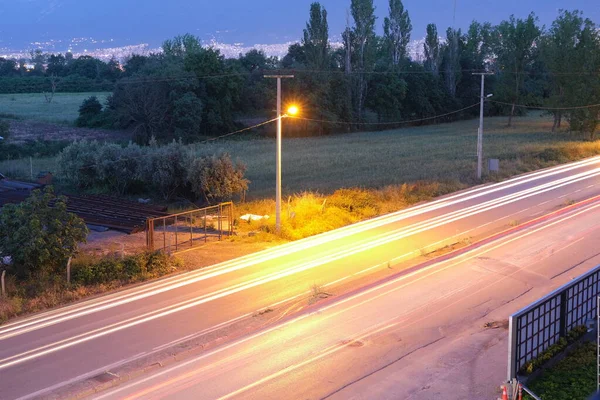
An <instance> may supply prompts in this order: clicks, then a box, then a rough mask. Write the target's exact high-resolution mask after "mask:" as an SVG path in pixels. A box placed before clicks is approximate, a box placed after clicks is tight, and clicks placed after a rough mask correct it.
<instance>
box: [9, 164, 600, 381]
mask: <svg viewBox="0 0 600 400" xmlns="http://www.w3.org/2000/svg"><path fill="white" fill-rule="evenodd" d="M599 175H600V168H596V169H592V170H589V171H586V172H582V173H579V174H576V175H573V176H569V177H566V178H561V179H558V180H556V181H552V182H548V183H545V184H541V185H538V186H535V187H532V188H529V189H526V190H522V191H519V192H516V193H513V194H509V195H506V196H503V197H500V198H497V199H494V200H490V201H487V202H484V203H480V204H476V205H473V206H470V207H467V208H464V209H459V210H456V211H453V212H451V213H448V214H444V215H440V216H438V217H434V218H431V219H429V220H426V221H424V222H419V223H415V224H413V225H410V226H408V227H403V228H400V229H397V230H395V231H391V232H384V233H381V234H379V235H377V236H374V237H370V238H366V239H364V240H362V241H358V242H355V243H350V244H348V245H346V246H345V247H343V248H341V249H340V248H338V249H336V250H337V251H336V252H334V253H331V254H328V255H325V256H323V257H321V258H318V259H316V260H311V261H309V262H303V263H291V264H292V265H291V266H289V267H285V268H283V269H282V270H280V271H275V272H273V273H270V274H267V275H266V276H261V277H258V278H254V279H251V280H247V281H244V282H241V283H238V284H236V285H232V286H229V287H225V288H223V289H219V290H217V291H214V292H211V293H208V294H205V295H202V296H200V297H197V298H194V299H191V300H187V301H184V302H180V303H177V304H173V305H170V306H168V307H164V308H162V309H159V310H155V311H152V312H149V313H145V314H142V315H139V316H136V317H133V318H130V319H127V320H124V321H119V322H117V323H114V324H112V325H109V326H106V327H102V328H99V329H96V330H92V331H89V332H85V333H82V334H80V335H76V336H73V337H69V338H66V339H63V340H61V341H58V342H54V343H49V344H47V345H44V346H41V347H38V348H35V349H32V350H28V351H26V352H23V353H20V354H16V355H12V356H10V357H7V358H4V359H2V360H0V370H2V369H5V368H8V367H10V366H14V365H16V364H19V363H23V362H25V361H29V360H33V359H36V358H39V357H42V356H45V355H49V354H52V353H55V352H57V351H60V350H63V349H66V348H68V347H72V346H75V345H79V344H82V343H85V342H88V341H91V340H94V339H97V338H100V337H103V336H106V335H109V334H112V333H115V332H118V331H121V330H124V329H127V328H130V327H133V326H136V325H140V324H144V323H147V322H150V321H153V320H156V319H158V318H162V317H165V316H168V315H171V314H174V313H177V312H181V311H183V310H187V309H190V308H192V307H196V306H199V305H201V304H206V303H208V302H211V301H214V300H217V299H220V298H223V297H226V296H230V295H232V294H235V293H239V292H241V291H244V290H248V289H250V288H253V287H256V286H259V285H263V284H266V283H269V282H272V281H276V280H278V279H282V278H284V277H287V276H290V275H293V274H297V273H300V272H303V271H307V270H309V269H312V268H315V267H318V266H321V265H324V264H328V263H331V262H333V261H336V260H340V259H343V258H345V257H350V256H352V255H354V254H358V253H361V252H365V251H370V250H373V249H376V248H377V247H379V246H382V245H384V244H387V243H391V242H394V241H398V240H401V239H403V238H406V237H409V236H411V235H415V234H417V233H422V232H425V231H428V230H431V229H435V228H438V227H440V226H443V225H446V224H450V223H453V222H456V221H458V220H461V219H464V218H467V217H470V216H474V215H477V214H480V213H483V212H486V211H490V210H492V209H495V208H498V207H501V206H504V205H507V204H511V203H514V202H516V201H519V200H523V199H526V198H529V197H532V196H535V195H539V194H542V193H545V192H548V191H551V190H555V189H558V188H560V187H563V186H565V185H569V184H573V183H576V182H579V181H582V180H585V179H591V178H594V177H596V176H599ZM239 268H243V267H241V266H239V265H238V266H234V267H231V268H230V269H229V271H235V270H237V269H239ZM222 273H223V271H211V272H208V273H206V274H203V275H201V276H199V277H196V278H194V279H192V281H194V282H198V281H201V280H204V279H208V278H210V277H215V276H218V275H220V274H222ZM184 284H187V283H185V282H180V283H178V284H177V285H184ZM165 290H168V289H166V288H165V287H163V288H160V289H157V292H162V291H165ZM148 295H150V294H149V293H144V295H140V296H144V297H147V296H148ZM142 298H143V297H142ZM123 301H125V300H123ZM109 307H110V304H105V305H102V306H100V307H99V309H106V308H109ZM95 311H96V309H87V310H84V311H82V312H80V313H74V314H69V315H66V316H63V317H60V318H58V319H55V320H50V321H45V322H43V323H41V324H37V325H32V326H31V325H30V326H26V327H24V328H21V329H18V326H13V327H12V329H11V330H9V331H8V332H6V333H4V334H3V335H2V336H0V339H4V338H7V337H11V336H16V335H19V334H21V333H23V332H29V331H32V330H35V329H40V328H42V327H44V326H48V325H54V324H56V323H59V322H62V321H65V320H67V319H72V318H76V317H78V316H81V315H86V314H89V313H92V312H95Z"/></svg>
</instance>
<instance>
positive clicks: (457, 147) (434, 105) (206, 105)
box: [0, 0, 600, 321]
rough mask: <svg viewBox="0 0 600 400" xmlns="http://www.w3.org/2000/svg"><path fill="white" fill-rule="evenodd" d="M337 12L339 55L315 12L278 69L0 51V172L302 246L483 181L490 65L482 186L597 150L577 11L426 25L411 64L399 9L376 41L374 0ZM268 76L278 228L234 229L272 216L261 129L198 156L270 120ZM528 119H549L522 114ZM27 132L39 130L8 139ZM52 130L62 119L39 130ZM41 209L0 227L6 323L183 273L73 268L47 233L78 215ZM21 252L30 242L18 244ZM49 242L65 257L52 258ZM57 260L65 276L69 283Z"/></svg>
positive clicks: (70, 234) (595, 45) (266, 135)
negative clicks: (274, 78) (217, 206)
mask: <svg viewBox="0 0 600 400" xmlns="http://www.w3.org/2000/svg"><path fill="white" fill-rule="evenodd" d="M349 3H350V4H349V6H350V9H349V10H350V13H349V16H351V19H352V21H351V22H352V23H351V24H349V25H350V26H348V27H347V29H346V30H345V31H344V32H343V33H342V38H343V46H342V47H340V48H335V49H334V48H332V47H331V46H330V42H329V38H330V33H329V29H328V26H329V25H328V21H327V15H328V14H327V11H326V10H325V8H324V7H323V6H322V5H321V4H319V3H313V4H311V7H310V14H309V20H308V22H307V26H306V29H305V30H304V31H303V32H302V37H301V41H300V42H299V43H296V44H293V45H291V46H290V47H289V51H288V54H287V55H286V56H285V57H284V58H283V59H281V60H278V59H276V58H273V57H268V56H267V55H266V54H265V53H264V52H261V51H257V50H252V51H249V52H248V53H246V54H243V55H240V56H239V57H238V58H231V59H227V58H225V57H224V56H223V55H222V54H220V52H219V51H218V50H216V49H214V48H205V47H203V46H202V44H201V40H200V39H199V38H197V37H194V36H193V35H190V34H185V35H181V36H176V37H174V38H172V39H169V40H166V41H165V42H164V44H163V46H162V52H159V53H153V54H149V55H132V56H131V57H130V58H129V59H127V60H123V61H122V62H119V61H117V60H114V59H113V60H110V61H108V62H104V61H101V60H97V59H94V58H92V57H87V56H83V57H79V58H77V59H75V58H74V57H73V55H72V54H71V53H67V54H64V55H63V54H45V53H43V52H42V51H41V50H36V51H32V52H31V55H30V56H31V57H30V60H10V59H3V58H0V93H7V94H1V95H0V110H1V111H0V112H1V114H0V118H2V119H1V120H0V136H3V137H4V138H5V139H6V140H2V141H0V172H1V173H3V174H5V175H6V176H8V177H11V178H16V179H22V180H35V179H36V177H37V176H38V174H39V173H40V172H47V171H50V172H52V173H53V174H54V178H55V186H56V188H57V191H58V192H76V193H105V194H110V195H115V196H123V197H129V198H139V197H140V196H143V197H144V198H150V199H151V200H153V201H155V202H162V203H169V204H170V205H171V206H172V207H174V206H177V207H179V206H180V205H181V204H185V206H194V207H195V206H199V205H205V204H211V203H216V202H219V201H223V200H230V199H235V200H241V202H240V204H239V206H237V215H236V224H237V230H238V237H237V238H236V239H234V240H248V241H267V242H273V241H280V240H282V239H283V240H296V239H300V238H304V237H308V236H311V235H315V234H318V233H322V232H325V231H328V230H331V229H335V228H339V227H342V226H345V225H348V224H351V223H354V222H358V221H361V220H364V219H367V218H372V217H375V216H378V215H382V214H385V213H389V212H392V211H397V210H399V209H402V208H405V207H407V206H410V205H412V204H415V203H418V202H420V201H426V200H430V199H432V198H435V197H437V196H440V195H444V194H447V193H451V192H453V191H456V190H460V189H463V188H467V187H469V186H473V185H476V184H480V183H481V182H479V181H477V180H476V179H475V166H476V136H477V129H478V121H476V120H475V118H476V117H477V116H478V102H479V100H480V99H479V96H480V91H479V90H480V86H479V85H480V80H479V78H478V77H476V76H473V74H472V72H473V71H488V70H493V71H495V72H496V74H495V75H494V76H491V77H488V78H486V79H487V80H486V89H487V91H488V93H493V94H494V97H493V98H491V99H488V100H487V103H486V106H485V115H486V117H485V122H484V125H485V127H484V154H485V159H489V158H497V159H499V160H500V171H499V172H498V173H485V174H484V181H486V182H489V181H497V180H502V179H504V178H507V177H510V176H514V175H516V174H520V173H524V172H529V171H533V170H536V169H539V168H544V167H549V166H553V165H556V164H558V163H564V162H568V161H575V160H579V159H582V158H584V157H589V156H594V155H598V154H600V142H598V141H595V140H594V139H595V135H596V132H597V130H598V129H597V128H598V124H599V121H600V114H599V112H600V107H597V106H594V105H597V104H600V83H599V82H600V80H598V77H597V71H598V70H599V68H600V57H598V54H600V33H599V32H600V31H598V30H597V29H596V25H595V24H594V23H593V22H592V21H591V20H589V19H585V18H584V16H583V15H582V14H581V13H580V12H578V11H563V10H561V11H560V12H559V14H558V16H557V18H556V20H555V21H554V23H553V24H552V25H551V26H550V27H549V28H548V29H544V28H543V27H541V26H539V21H538V19H537V18H536V17H535V15H533V14H530V15H529V16H527V17H526V18H524V19H517V18H514V17H512V16H511V17H509V18H507V19H506V20H504V21H502V22H501V23H499V24H498V25H495V26H494V25H492V24H490V23H487V22H477V21H474V22H473V23H472V24H471V25H470V26H469V28H468V30H467V31H466V32H462V31H461V30H455V29H453V28H449V29H447V30H446V31H445V37H444V40H440V37H441V36H444V32H443V31H441V30H440V32H439V33H438V28H437V26H436V25H435V24H430V25H429V26H428V27H427V31H426V37H425V44H424V47H423V50H424V57H423V60H415V59H413V58H414V57H411V55H410V54H409V48H408V44H409V43H410V42H411V34H412V25H411V21H410V16H409V13H408V10H406V9H405V8H404V5H403V4H402V1H400V0H390V1H389V15H388V16H387V17H386V18H384V19H383V21H382V22H383V28H384V29H383V32H384V34H383V36H378V35H377V34H376V31H377V29H376V23H377V19H376V17H375V8H374V6H373V2H372V0H350V1H349ZM419 35H420V36H419V37H421V35H422V34H419ZM26 61H27V62H26ZM28 63H30V64H33V66H34V67H33V69H28V68H27V66H26V64H28ZM507 66H509V67H507ZM269 71H271V72H273V73H275V72H281V73H289V74H294V75H295V78H294V79H293V80H290V81H289V82H286V91H285V99H284V101H285V102H286V103H288V102H290V103H291V102H292V101H293V102H296V103H298V105H299V106H300V109H301V113H300V115H299V116H298V117H295V118H286V119H285V120H284V132H285V136H284V144H283V191H284V195H285V203H284V206H283V229H282V232H281V233H280V234H278V235H277V234H275V232H274V223H275V221H274V218H268V219H263V220H261V221H256V222H244V221H242V220H241V219H240V218H239V217H240V216H241V215H243V214H247V213H249V214H254V215H270V216H271V217H273V215H272V214H273V210H274V202H273V201H272V200H269V199H270V198H272V197H273V193H274V182H275V168H274V162H275V141H274V140H273V139H272V137H271V136H272V134H273V132H274V126H266V127H263V128H261V129H259V130H257V131H254V132H252V133H249V132H244V133H240V135H236V136H231V137H228V138H227V140H214V141H211V142H209V143H206V139H207V138H212V139H217V138H219V137H220V136H223V135H228V134H230V133H232V132H233V131H237V130H239V129H240V128H243V127H244V126H248V125H252V124H257V123H261V122H263V121H265V120H267V119H268V118H270V117H271V116H272V110H273V107H274V99H275V85H274V84H273V82H271V81H269V80H265V79H264V78H263V76H264V74H265V73H269ZM536 107H538V108H540V107H541V108H545V109H546V112H545V113H544V114H542V113H541V112H539V111H530V110H529V109H530V108H536ZM7 121H8V125H7ZM26 121H33V122H32V124H33V125H34V126H29V127H28V128H27V129H28V131H27V132H26V133H25V134H24V133H23V132H20V133H19V132H17V131H18V129H17V128H19V124H21V123H23V122H26ZM28 123H29V122H28ZM48 123H53V124H62V125H51V126H49V127H47V126H46V127H45V128H42V127H40V126H39V125H42V124H46V125H48ZM427 124H431V125H427ZM67 128H68V130H69V132H66V133H65V135H64V137H63V136H61V135H62V134H61V133H60V132H58V131H60V129H67ZM370 128H373V129H370ZM388 128H393V129H389V130H386V129H388ZM19 129H21V128H19ZM27 129H21V130H22V131H23V130H27ZM44 130H46V131H51V132H54V133H53V135H54V136H52V138H54V139H55V140H52V141H49V140H47V139H46V136H44V132H42V131H44ZM73 130H75V131H77V132H76V133H74V132H72V131H73ZM107 131H110V132H112V133H113V134H110V135H104V134H102V133H103V132H107ZM57 132H58V133H57ZM46 133H48V132H46ZM120 133H124V135H122V136H119V135H120ZM75 138H77V140H73V139H75ZM95 139H99V140H95ZM123 139H125V140H123ZM129 139H131V142H129ZM36 196H37V197H36ZM36 196H34V197H33V199H32V200H31V201H33V202H36V201H37V202H38V204H37V206H35V207H34V206H33V205H32V204H31V203H29V202H26V203H23V205H21V206H15V207H13V206H10V207H8V206H7V207H8V208H6V209H5V210H4V211H3V213H2V214H1V215H2V221H0V224H3V225H2V226H0V232H1V231H2V229H4V231H3V232H4V234H3V236H2V237H1V238H0V255H3V256H6V255H10V256H12V260H9V261H10V262H8V261H7V262H6V265H5V266H4V267H5V268H6V269H7V270H8V271H9V292H11V293H12V294H10V297H8V298H4V299H2V300H0V321H1V320H2V318H9V317H12V316H15V315H20V314H23V313H27V312H32V311H36V310H39V309H42V308H43V307H46V306H47V307H51V306H54V305H57V304H62V303H63V302H66V301H70V300H73V299H77V298H80V297H82V296H85V295H86V294H91V293H100V292H102V291H103V290H108V289H111V288H114V287H118V286H119V285H122V284H125V283H130V282H138V281H140V280H144V279H149V278H154V277H158V276H162V275H164V274H167V273H169V272H171V271H173V270H174V269H177V268H179V266H178V263H177V262H176V261H175V260H173V259H171V258H169V257H167V256H164V255H156V254H140V255H134V256H131V257H125V258H123V257H120V256H118V255H115V256H113V255H111V256H108V257H106V258H102V259H100V260H95V259H90V258H85V257H84V256H82V255H78V254H77V253H78V251H77V250H78V249H77V246H76V245H70V246H62V245H59V244H57V243H58V241H59V240H61V239H59V238H53V239H52V240H50V239H49V238H48V235H50V233H51V232H49V231H48V230H47V227H48V226H49V225H48V224H52V223H62V224H64V225H65V226H64V227H63V228H64V229H67V231H64V232H61V235H65V237H66V239H65V240H67V242H68V241H69V240H71V242H70V243H77V242H81V241H82V240H83V238H84V237H85V230H84V228H85V227H81V221H78V220H77V219H76V218H73V216H71V215H68V213H65V212H64V204H63V203H64V202H63V200H61V198H60V197H53V196H54V194H53V193H50V192H47V193H44V194H43V195H36ZM40 196H41V197H40ZM50 203H52V205H54V208H56V209H57V210H58V211H60V210H62V211H63V213H62V214H60V215H56V216H55V217H54V219H51V218H50V217H48V218H47V220H45V222H40V221H38V220H36V219H35V218H39V217H40V215H41V214H40V213H42V214H44V213H45V214H44V215H47V216H48V215H53V214H52V213H53V212H54V211H51V210H50V209H48V207H49V204H50ZM56 205H59V206H60V207H56ZM19 207H25V208H23V209H20V208H19ZM26 207H30V208H31V210H33V211H31V212H27V211H26ZM34 209H35V210H34ZM58 211H56V212H58ZM27 214H31V216H29V217H27V216H26V215H27ZM9 217H10V218H11V219H12V220H11V221H9V220H8V219H7V218H9ZM27 218H30V219H27ZM11 224H12V225H11ZM32 224H33V225H32ZM29 226H33V227H34V228H35V229H33V230H34V231H35V232H36V235H34V236H33V237H34V238H37V239H36V240H37V241H36V242H32V243H30V246H29V247H27V246H25V247H23V246H19V243H17V242H14V240H13V241H11V240H12V239H11V237H10V236H11V235H10V234H9V233H7V232H12V230H17V231H19V229H20V227H29ZM57 229H58V228H57ZM68 238H70V239H68ZM20 240H21V241H23V243H29V242H28V241H29V240H33V239H32V238H30V237H28V236H27V235H25V234H24V233H23V235H21V236H20ZM58 248H61V249H62V251H66V252H68V254H67V253H60V254H59V256H56V257H55V256H54V255H55V253H54V252H58ZM24 249H30V250H31V251H32V252H34V250H35V251H36V252H37V253H35V254H34V255H35V257H37V258H35V257H33V258H31V255H27V256H26V257H25V256H23V255H22V254H21V253H20V252H22V251H24ZM69 257H75V258H73V263H72V268H73V270H72V276H71V278H72V281H71V282H70V283H65V279H64V278H63V277H64V275H65V271H64V268H65V266H66V262H67V259H68V258H69ZM30 258H31V259H32V261H27V262H28V263H30V264H27V263H26V262H25V260H29V259H30ZM43 260H45V261H43ZM49 260H50V261H49ZM42 266H43V268H45V269H40V268H41V267H42Z"/></svg>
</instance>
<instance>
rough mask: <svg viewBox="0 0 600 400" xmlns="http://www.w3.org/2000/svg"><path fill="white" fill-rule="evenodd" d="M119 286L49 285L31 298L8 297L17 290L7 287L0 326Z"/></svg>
mask: <svg viewBox="0 0 600 400" xmlns="http://www.w3.org/2000/svg"><path fill="white" fill-rule="evenodd" d="M121 286H122V285H121V283H120V282H112V283H110V284H105V285H94V286H74V287H71V288H67V287H65V286H64V285H51V287H48V288H47V289H45V290H44V291H42V292H41V293H39V294H37V295H35V296H32V297H26V296H22V295H14V296H13V295H10V293H14V292H15V291H19V290H17V288H15V287H12V288H11V287H7V293H9V296H7V297H0V324H3V323H4V322H6V321H8V320H9V319H12V318H15V317H18V316H21V315H27V314H32V313H36V312H40V311H44V310H47V309H50V308H54V307H57V306H60V305H64V304H68V303H72V302H74V301H78V300H81V299H84V298H86V297H90V296H93V295H97V294H102V293H106V292H108V291H111V290H115V289H118V288H120V287H121Z"/></svg>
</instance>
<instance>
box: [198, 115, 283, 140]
mask: <svg viewBox="0 0 600 400" xmlns="http://www.w3.org/2000/svg"><path fill="white" fill-rule="evenodd" d="M278 119H279V118H273V119H270V120H268V121H265V122H261V123H260V124H256V125H253V126H250V127H248V128H244V129H240V130H238V131H235V132H231V133H226V134H225V135H221V136H216V137H213V138H210V139H206V140H203V141H201V142H196V143H208V142H213V141H215V140H219V139H223V138H225V137H228V136H233V135H237V134H238V133H242V132H246V131H249V130H252V129H256V128H259V127H261V126H264V125H268V124H270V123H271V122H275V121H277V120H278Z"/></svg>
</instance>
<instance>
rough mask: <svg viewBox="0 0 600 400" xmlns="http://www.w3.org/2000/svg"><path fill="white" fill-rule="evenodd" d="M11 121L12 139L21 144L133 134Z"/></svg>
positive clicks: (106, 138) (115, 137)
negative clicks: (32, 141)
mask: <svg viewBox="0 0 600 400" xmlns="http://www.w3.org/2000/svg"><path fill="white" fill-rule="evenodd" d="M9 122H10V134H11V137H10V141H11V142H12V143H16V144H21V143H24V142H27V141H31V140H34V141H35V140H51V141H59V140H66V141H73V140H77V139H90V140H91V139H96V140H130V139H131V134H130V133H129V132H126V131H114V130H106V129H88V128H77V127H74V126H69V125H58V124H51V123H48V122H39V121H27V120H10V121H9Z"/></svg>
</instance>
